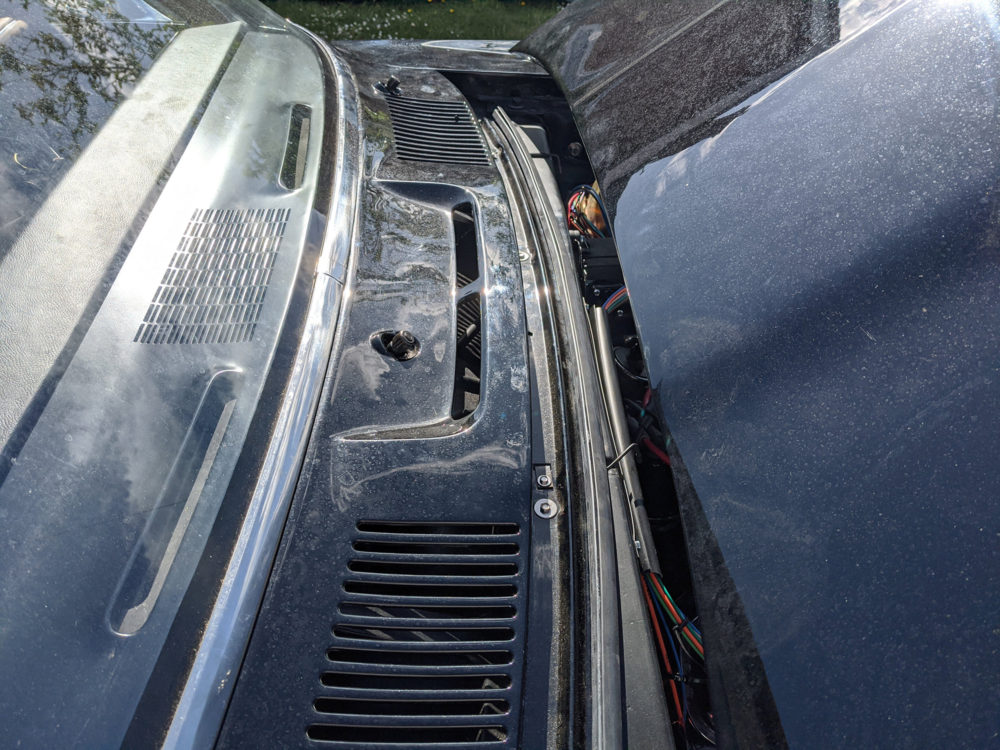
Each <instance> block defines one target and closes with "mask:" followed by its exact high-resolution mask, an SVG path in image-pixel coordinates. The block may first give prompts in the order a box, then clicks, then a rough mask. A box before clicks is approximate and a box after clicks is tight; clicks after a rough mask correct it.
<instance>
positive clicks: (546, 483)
mask: <svg viewBox="0 0 1000 750" xmlns="http://www.w3.org/2000/svg"><path fill="white" fill-rule="evenodd" d="M536 481H537V482H538V486H539V487H541V488H542V489H543V490H547V489H549V487H551V486H552V477H550V476H549V475H548V474H539V475H538V479H537V480H536Z"/></svg>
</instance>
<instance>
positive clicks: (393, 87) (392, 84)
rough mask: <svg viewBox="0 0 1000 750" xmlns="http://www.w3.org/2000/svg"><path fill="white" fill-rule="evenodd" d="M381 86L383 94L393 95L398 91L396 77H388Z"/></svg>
mask: <svg viewBox="0 0 1000 750" xmlns="http://www.w3.org/2000/svg"><path fill="white" fill-rule="evenodd" d="M382 86H383V87H385V92H386V93H387V94H395V93H396V92H397V90H398V89H399V79H398V78H396V76H389V78H388V79H387V80H386V82H385V83H383V84H382Z"/></svg>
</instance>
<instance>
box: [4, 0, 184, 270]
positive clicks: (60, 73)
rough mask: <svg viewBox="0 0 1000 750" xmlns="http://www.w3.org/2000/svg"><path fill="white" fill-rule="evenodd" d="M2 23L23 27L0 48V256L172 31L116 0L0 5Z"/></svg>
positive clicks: (53, 0)
mask: <svg viewBox="0 0 1000 750" xmlns="http://www.w3.org/2000/svg"><path fill="white" fill-rule="evenodd" d="M4 6H6V7H4ZM0 16H11V17H13V18H16V19H19V20H23V21H25V22H26V27H25V28H24V29H23V30H22V31H21V32H20V33H18V34H16V35H14V36H12V37H9V38H8V39H6V40H5V41H4V43H2V44H0V257H2V255H3V254H4V252H5V250H6V249H7V248H9V246H10V244H11V242H12V241H13V238H14V236H15V235H16V233H18V232H19V231H20V228H22V225H23V219H26V218H27V217H28V216H30V215H31V214H32V213H34V211H35V210H36V209H37V208H38V206H39V205H40V204H41V202H42V200H44V197H45V196H46V195H47V194H48V192H49V191H50V190H51V188H52V187H53V186H54V185H55V183H56V181H57V178H58V177H59V175H61V174H62V173H63V171H64V170H65V169H67V168H68V166H69V165H70V164H71V163H72V161H73V159H75V157H76V156H77V155H78V154H79V153H80V152H81V151H82V150H83V148H84V147H85V146H86V145H87V143H88V142H89V140H90V138H91V136H92V135H93V133H95V132H96V131H97V130H98V129H99V128H100V126H101V124H102V123H103V122H104V121H105V120H106V119H107V118H108V117H109V116H110V115H111V113H112V112H113V111H114V107H115V105H116V104H117V103H118V102H119V101H120V100H121V99H122V98H123V97H124V96H126V95H127V94H128V93H129V91H130V89H131V87H132V85H133V84H134V83H135V81H136V80H137V79H138V78H139V77H140V76H141V75H142V73H143V71H144V70H145V69H146V68H148V67H149V65H150V64H151V63H152V60H153V58H154V56H155V55H156V53H157V52H158V51H159V50H160V49H161V48H162V47H163V46H164V45H165V44H166V43H167V42H168V41H169V39H170V37H171V36H172V35H173V29H171V28H170V27H169V26H163V25H160V24H149V23H145V24H141V25H140V24H138V23H132V22H130V21H129V19H128V18H126V17H125V16H124V15H122V14H121V13H120V12H119V10H118V4H117V3H116V2H115V0H41V1H40V0H18V1H17V2H9V1H8V2H4V0H0ZM14 113H16V115H15V114H14ZM15 225H16V226H15Z"/></svg>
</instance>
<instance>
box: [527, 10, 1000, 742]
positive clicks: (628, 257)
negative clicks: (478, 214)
mask: <svg viewBox="0 0 1000 750" xmlns="http://www.w3.org/2000/svg"><path fill="white" fill-rule="evenodd" d="M996 27H997V18H996V9H995V7H994V6H992V5H985V4H981V3H972V2H970V3H950V4H947V5H945V4H943V3H939V2H934V1H927V2H922V1H920V0H913V1H911V2H882V3H864V4H861V3H856V2H843V3H840V4H839V7H838V4H837V3H826V2H822V3H812V4H809V3H802V2H797V1H796V2H712V1H711V0H706V1H704V2H691V3H660V2H654V1H652V0H645V1H643V2H605V3H596V2H589V1H581V2H577V3H574V4H573V5H571V6H570V7H569V8H567V9H566V10H565V11H564V12H563V13H561V14H560V15H559V16H557V17H556V19H554V20H553V21H552V22H551V23H550V24H548V25H547V26H545V27H543V28H542V29H540V30H539V31H538V32H536V33H535V34H534V35H533V36H531V37H529V38H528V39H527V40H525V42H524V43H522V44H521V45H520V47H519V48H518V49H520V50H523V51H526V52H529V53H531V54H533V55H535V56H537V57H538V58H539V59H541V60H542V61H543V62H544V64H545V65H546V67H547V68H548V69H549V71H550V72H551V73H552V74H553V76H554V77H555V78H556V79H557V81H558V82H559V84H560V86H561V87H562V88H563V91H564V92H565V93H566V95H567V98H568V99H569V102H570V106H571V107H572V109H573V112H574V115H575V117H576V119H577V122H578V125H579V127H580V130H581V134H582V136H583V139H584V141H585V145H586V146H587V149H588V151H589V153H590V156H591V160H592V162H593V165H594V169H595V172H596V174H597V176H598V178H599V180H600V183H601V188H602V192H603V193H604V195H605V198H606V201H607V203H608V208H609V211H610V213H611V214H612V216H613V227H614V234H615V238H616V240H617V243H618V248H619V253H620V256H621V261H622V267H623V271H624V275H625V280H626V283H627V284H628V288H629V294H630V296H631V304H632V311H633V314H634V315H635V318H636V320H637V323H638V326H639V330H640V334H641V337H642V342H643V347H644V349H645V354H646V361H647V363H648V365H649V370H650V380H651V382H652V384H653V385H654V386H656V387H657V388H658V393H659V398H660V404H661V406H662V412H663V416H664V418H665V422H666V424H668V425H669V427H670V430H671V433H672V436H673V439H674V445H675V449H676V451H677V455H678V459H679V458H681V457H682V458H683V463H682V464H681V462H680V461H677V462H676V463H677V464H678V465H679V466H681V469H680V471H679V474H680V475H681V476H684V470H686V473H687V474H689V476H690V482H691V486H690V487H689V488H687V491H685V492H684V493H682V494H683V497H682V504H683V505H685V506H686V508H687V510H686V518H685V522H686V525H687V528H686V530H687V533H688V542H689V545H691V546H692V550H691V555H692V560H693V574H694V576H695V579H696V585H699V586H700V591H699V594H700V597H701V602H700V610H701V612H702V614H703V618H704V626H703V627H704V630H705V637H706V651H708V652H709V653H711V651H712V649H713V648H714V649H715V650H716V654H717V655H718V654H719V652H720V651H723V652H724V651H725V650H726V649H729V648H733V643H732V640H727V639H726V638H725V637H723V636H724V634H726V633H728V632H729V631H728V629H727V617H728V613H730V612H731V611H732V607H733V600H732V599H729V598H726V597H725V596H724V595H723V594H722V593H720V591H719V590H717V589H716V590H713V588H712V586H711V585H710V584H711V583H712V581H716V580H718V576H715V577H713V575H712V574H710V573H709V571H708V568H707V567H706V566H708V567H710V566H711V564H713V563H714V562H719V563H722V564H724V567H725V569H726V574H727V576H730V577H731V581H732V583H733V585H734V586H735V593H736V594H737V595H738V600H739V603H741V604H742V607H743V608H745V612H746V616H747V620H748V622H749V625H750V628H751V630H752V632H753V637H754V641H755V644H756V648H757V649H759V652H760V657H761V660H762V663H763V666H764V670H765V672H766V678H767V681H768V683H769V685H770V689H771V692H772V693H773V696H774V701H775V703H776V705H777V710H778V713H779V715H780V719H781V726H782V729H783V731H784V734H785V736H786V737H787V740H788V743H789V744H790V745H792V746H798V747H846V746H903V745H913V744H922V745H926V744H951V743H953V742H954V741H955V740H956V737H957V736H958V735H957V734H956V732H959V733H960V736H961V739H960V742H961V743H969V744H970V745H973V746H976V745H980V746H981V745H985V744H989V743H990V741H991V740H990V737H991V736H993V733H994V731H995V729H996V722H995V706H996V705H997V703H998V700H1000V694H998V687H997V681H996V679H995V676H996V674H998V673H1000V656H998V654H1000V651H998V650H997V649H996V648H993V647H992V645H995V644H996V633H995V630H994V628H995V622H996V611H997V597H996V593H995V592H996V591H997V587H998V583H1000V581H998V577H1000V575H998V571H1000V565H998V562H1000V560H998V545H997V544H996V541H997V535H998V532H1000V528H998V522H997V513H996V497H997V496H998V494H1000V473H998V472H997V470H996V456H997V455H998V453H1000V440H998V438H997V435H996V430H995V427H994V425H995V424H996V421H997V419H998V417H1000V381H998V378H997V368H996V357H995V350H996V334H995V331H996V330H997V327H998V323H1000V304H998V302H997V298H996V294H995V289H996V288H997V284H998V282H1000V270H998V266H997V264H996V261H995V258H996V254H997V250H998V242H1000V240H998V237H997V234H996V229H995V227H996V221H997V216H998V215H1000V203H998V201H997V193H996V175H997V167H998V164H997V156H996V149H995V140H996V111H997V104H998V101H997V90H996V87H995V81H996V80H997V75H998V73H1000V59H998V54H997V45H996V36H995V31H994V30H995V29H996ZM682 489H683V488H682ZM716 544H717V545H718V551H719V552H720V553H721V555H720V556H719V557H718V558H715V557H713V555H711V554H709V553H708V552H706V551H705V550H706V549H708V548H709V547H713V548H714V545H716ZM703 545H704V546H703ZM699 557H700V558H701V560H702V562H704V563H705V564H706V565H705V566H701V567H699V565H698V560H699ZM713 635H714V643H712V641H713ZM990 644H992V645H990ZM717 658H718V659H719V660H720V662H722V661H725V659H724V656H718V657H717ZM720 662H717V664H718V663H720ZM733 664H735V662H733V663H730V665H729V666H733ZM726 677H727V676H726V675H725V674H723V675H722V681H723V682H725V680H726ZM740 697H741V696H740V695H736V694H731V693H730V694H729V695H728V700H729V701H730V703H731V704H732V705H731V706H730V709H731V710H732V711H733V717H732V719H733V721H734V723H735V724H736V726H737V734H738V735H740V731H741V727H740V721H741V717H742V719H745V720H747V721H749V720H751V719H753V718H754V717H753V716H751V715H747V714H745V713H744V714H741V713H740V710H741V709H740V708H739V706H738V703H739V702H740ZM744 697H745V696H744ZM945 711H946V712H947V715H948V717H949V719H948V721H947V722H945V721H942V720H941V716H942V715H943V712H945ZM990 717H993V718H990Z"/></svg>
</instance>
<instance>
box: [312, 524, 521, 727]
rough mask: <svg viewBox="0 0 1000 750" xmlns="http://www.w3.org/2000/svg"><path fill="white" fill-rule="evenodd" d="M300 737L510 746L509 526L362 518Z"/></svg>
mask: <svg viewBox="0 0 1000 750" xmlns="http://www.w3.org/2000/svg"><path fill="white" fill-rule="evenodd" d="M352 549H353V554H352V556H351V559H350V560H349V561H348V562H347V569H348V571H349V572H348V573H347V579H346V580H345V581H344V596H343V600H342V601H341V602H340V603H339V605H338V607H337V613H336V618H335V620H334V622H333V624H332V635H333V642H332V644H331V646H330V648H329V650H328V651H327V666H326V669H324V670H323V672H322V674H321V675H320V684H321V686H322V692H321V694H320V695H318V696H317V697H316V699H315V702H314V703H313V710H314V714H313V716H314V720H313V722H312V724H311V725H310V726H309V727H308V730H307V735H308V737H309V738H310V739H312V740H314V741H317V742H322V743H327V744H330V743H332V744H333V745H334V746H340V747H348V746H350V747H358V746H361V747H364V746H365V745H368V744H373V745H379V746H383V745H387V744H393V743H398V744H399V745H401V746H437V745H449V746H450V745H456V744H458V745H469V746H477V745H484V746H491V747H496V746H498V745H505V744H507V743H508V739H511V740H512V741H513V740H514V739H516V732H515V731H514V726H513V725H512V724H511V723H510V722H511V711H512V709H511V706H512V705H513V704H516V700H517V696H516V695H514V694H513V693H514V690H515V684H514V683H515V669H514V664H515V657H514V653H515V651H517V650H519V640H520V638H521V637H522V636H521V635H520V632H521V627H520V622H519V613H518V599H517V595H518V588H519V584H518V582H519V580H520V575H521V569H522V562H521V557H520V549H521V547H520V529H519V527H518V525H517V524H454V523H453V524H441V525H435V524H428V523H403V522H362V523H359V524H358V534H357V536H356V537H355V539H354V540H353V543H352Z"/></svg>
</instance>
